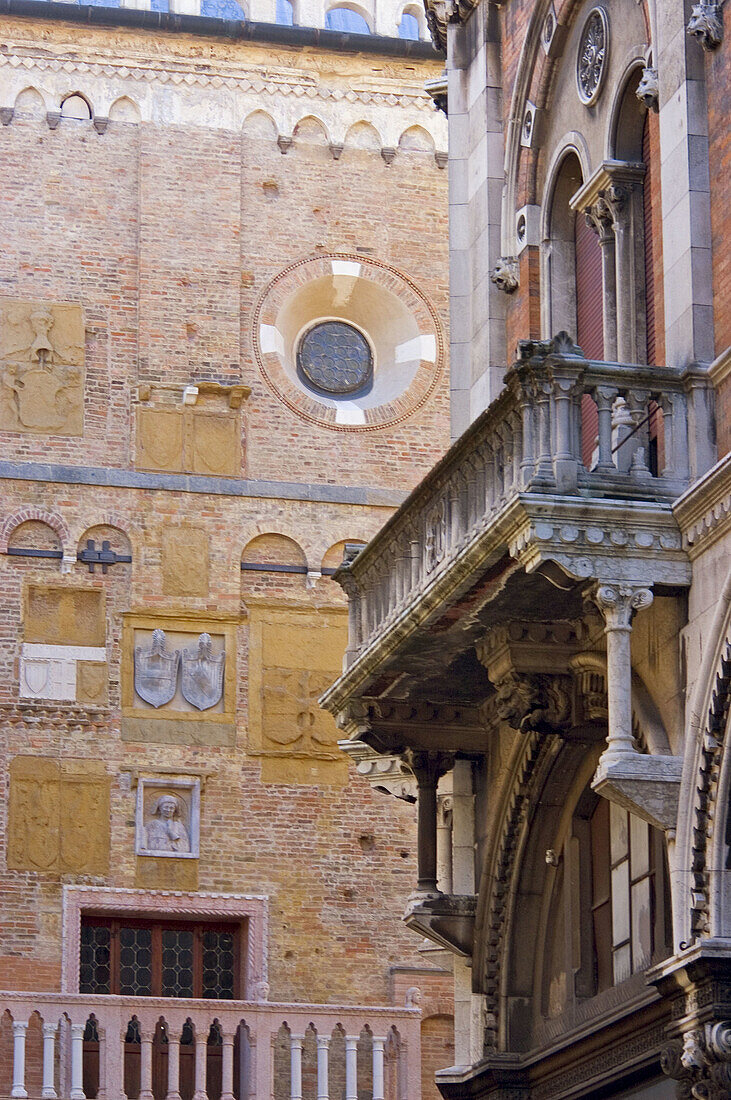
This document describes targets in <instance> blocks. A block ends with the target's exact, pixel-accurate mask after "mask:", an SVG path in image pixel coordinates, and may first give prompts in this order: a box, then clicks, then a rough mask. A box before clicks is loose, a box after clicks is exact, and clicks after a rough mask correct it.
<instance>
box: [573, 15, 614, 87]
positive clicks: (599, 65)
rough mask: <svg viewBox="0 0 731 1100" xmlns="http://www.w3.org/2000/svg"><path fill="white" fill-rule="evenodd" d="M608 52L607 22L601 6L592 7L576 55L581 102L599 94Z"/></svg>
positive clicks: (577, 80)
mask: <svg viewBox="0 0 731 1100" xmlns="http://www.w3.org/2000/svg"><path fill="white" fill-rule="evenodd" d="M608 52H609V22H608V20H607V15H606V12H605V11H604V9H603V8H594V9H593V11H591V12H590V13H589V17H588V19H587V20H586V23H585V24H584V29H583V31H582V32H581V39H580V40H579V52H578V54H577V57H576V82H577V85H578V90H579V98H580V100H581V102H582V103H586V104H589V103H593V102H594V100H595V99H596V97H597V96H598V95H599V92H600V90H601V86H602V80H603V79H604V73H605V72H606V65H607V54H608Z"/></svg>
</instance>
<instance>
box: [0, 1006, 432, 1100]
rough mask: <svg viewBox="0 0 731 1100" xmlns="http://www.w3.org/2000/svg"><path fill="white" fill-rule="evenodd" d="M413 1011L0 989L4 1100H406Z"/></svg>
mask: <svg viewBox="0 0 731 1100" xmlns="http://www.w3.org/2000/svg"><path fill="white" fill-rule="evenodd" d="M420 1015H421V1014H420V1010H419V1009H418V1008H402V1009H399V1008H382V1007H376V1008H374V1007H356V1006H348V1007H343V1006H339V1005H314V1004H313V1005H307V1004H273V1003H267V1002H249V1001H247V1002H244V1001H212V1000H189V999H184V998H168V997H165V998H160V997H122V996H94V995H91V994H65V993H21V992H8V993H4V992H0V1022H2V1023H3V1025H4V1030H5V1032H6V1034H5V1041H4V1042H3V1043H2V1046H1V1048H0V1049H2V1052H3V1054H2V1057H1V1058H0V1070H2V1072H3V1075H4V1076H5V1077H7V1078H8V1079H9V1078H10V1073H9V1070H10V1064H12V1087H11V1089H10V1093H9V1095H10V1096H11V1097H12V1098H15V1100H25V1098H26V1097H31V1098H35V1097H39V1098H41V1100H56V1098H68V1100H87V1098H89V1100H90V1098H91V1097H97V1098H98V1100H120V1098H121V1100H125V1098H126V1097H127V1098H132V1097H135V1096H137V1097H138V1098H139V1100H181V1097H182V1100H191V1098H192V1100H272V1098H275V1100H301V1098H302V1096H303V1081H304V1082H305V1085H304V1088H305V1092H304V1095H310V1094H311V1095H315V1091H314V1090H315V1089H316V1095H317V1097H318V1100H328V1098H329V1097H333V1098H334V1097H336V1096H337V1097H344V1098H345V1100H406V1097H408V1098H409V1100H418V1097H419V1096H420V1095H421V1085H420V1081H421V1063H420V1059H421V1052H420ZM10 1033H12V1041H11V1040H10V1038H9V1034H10ZM6 1052H7V1053H8V1061H7V1062H6V1059H5V1054H6ZM4 1094H5V1089H4V1088H2V1087H0V1095H4Z"/></svg>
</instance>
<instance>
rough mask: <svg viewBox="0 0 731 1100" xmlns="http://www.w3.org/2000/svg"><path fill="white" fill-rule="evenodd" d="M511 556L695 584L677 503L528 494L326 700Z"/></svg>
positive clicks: (584, 574) (349, 688) (420, 595)
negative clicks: (683, 545) (675, 510)
mask: <svg viewBox="0 0 731 1100" xmlns="http://www.w3.org/2000/svg"><path fill="white" fill-rule="evenodd" d="M506 551H507V553H508V554H509V555H510V556H511V557H512V558H513V559H514V560H515V562H516V567H519V566H521V565H522V566H523V567H524V568H525V569H526V570H527V571H528V572H533V571H534V570H535V569H536V568H537V567H538V566H539V565H541V564H543V563H546V562H556V563H558V564H559V565H560V566H561V567H562V568H563V569H564V570H565V571H566V572H567V573H568V574H569V576H571V577H574V578H575V579H577V580H581V579H586V580H589V579H598V580H602V579H606V580H613V581H615V582H622V581H626V582H632V583H644V584H646V585H648V586H650V587H651V586H652V585H654V584H667V585H673V586H675V585H680V586H687V585H688V584H690V564H689V562H688V560H687V557H686V555H685V553H684V552H683V550H682V548H681V542H680V534H679V532H678V529H677V525H676V523H675V520H674V518H673V515H672V511H671V507H670V505H669V504H661V503H658V502H650V501H623V500H587V499H582V498H581V497H564V496H559V495H555V494H543V493H520V494H518V495H516V496H515V497H514V498H513V499H512V500H511V501H510V502H509V503H507V504H506V505H505V506H504V507H503V508H502V509H501V510H500V511H499V512H498V513H497V514H496V515H495V516H494V517H492V518H491V519H490V522H489V523H487V524H486V525H485V526H484V527H483V528H482V529H481V530H480V529H478V530H477V531H476V532H475V534H474V535H473V537H472V538H471V539H470V541H469V542H468V543H467V544H466V545H465V546H464V547H463V548H462V549H461V550H460V551H459V552H458V553H457V554H456V555H455V556H454V557H453V558H452V559H451V560H450V562H449V563H448V566H447V567H446V568H443V569H439V570H437V571H435V572H434V573H433V574H432V577H431V579H430V581H429V583H427V584H426V585H425V586H424V587H423V588H422V589H421V591H418V592H415V593H414V598H413V601H411V602H410V603H409V604H408V605H407V606H406V607H405V608H404V610H403V611H402V612H401V614H399V615H398V616H397V617H396V618H395V619H394V620H393V621H392V622H391V624H390V625H389V626H388V627H386V628H385V629H384V630H382V631H380V632H379V633H377V634H376V635H375V637H374V638H373V640H371V641H370V643H369V644H368V645H367V646H366V647H365V648H364V650H363V651H362V652H361V653H360V655H359V656H358V657H357V658H356V660H355V661H354V662H353V663H352V664H351V665H350V667H349V668H348V669H347V671H346V672H345V673H344V674H343V675H342V676H341V677H340V679H339V680H338V681H337V682H336V683H335V684H334V685H333V687H332V688H330V689H329V690H328V691H327V692H326V693H325V694H324V695H323V697H322V699H321V703H322V705H323V706H324V707H325V708H326V709H327V710H330V711H332V712H333V713H337V712H338V711H340V710H341V709H342V707H343V706H344V704H345V703H346V701H347V700H348V699H352V698H354V697H358V695H360V694H361V692H362V691H363V689H364V688H365V686H366V684H367V683H368V681H369V679H370V678H371V677H372V676H373V675H374V674H375V673H376V672H377V671H379V670H381V671H382V668H383V664H384V662H387V661H388V660H389V658H391V657H392V656H393V655H395V653H396V651H397V650H399V649H400V648H401V647H402V646H403V645H404V643H405V642H406V640H407V639H409V638H412V637H414V636H415V635H416V634H418V633H419V631H420V630H421V629H422V628H423V627H424V626H425V624H426V623H427V622H428V620H429V619H430V618H431V617H433V616H434V615H435V614H443V612H444V609H445V607H448V606H449V605H450V603H451V602H453V601H454V600H455V599H456V598H458V596H459V594H460V593H461V592H463V591H464V590H465V588H466V587H468V586H469V585H470V584H474V583H475V582H476V581H477V579H478V578H479V577H480V576H482V574H483V573H484V572H485V570H486V569H487V568H489V567H490V565H491V564H493V563H494V562H496V561H497V560H498V559H499V558H500V557H502V556H504V555H505V553H506Z"/></svg>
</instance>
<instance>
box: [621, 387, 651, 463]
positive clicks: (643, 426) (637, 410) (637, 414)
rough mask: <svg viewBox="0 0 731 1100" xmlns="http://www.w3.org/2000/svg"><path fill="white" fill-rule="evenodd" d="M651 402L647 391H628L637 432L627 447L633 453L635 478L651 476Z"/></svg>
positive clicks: (630, 408)
mask: <svg viewBox="0 0 731 1100" xmlns="http://www.w3.org/2000/svg"><path fill="white" fill-rule="evenodd" d="M649 402H650V395H649V393H648V391H647V390H641V389H632V390H628V391H627V405H628V407H629V410H630V413H631V415H632V421H633V424H634V427H635V429H636V430H635V431H634V433H633V435H632V436H631V437H630V438H629V439H628V441H627V443H626V444H625V446H627V447H629V449H630V451H631V453H632V462H631V464H630V469H629V472H630V474H631V475H632V477H635V478H643V477H649V476H650V470H649V467H648V465H647V457H648V444H649V441H650V426H649V421H648V412H649Z"/></svg>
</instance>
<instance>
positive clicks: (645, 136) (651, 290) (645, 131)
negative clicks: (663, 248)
mask: <svg viewBox="0 0 731 1100" xmlns="http://www.w3.org/2000/svg"><path fill="white" fill-rule="evenodd" d="M649 120H650V112H649V111H648V112H647V114H646V115H645V124H644V126H643V128H642V159H643V161H644V162H645V179H644V184H643V188H642V198H643V203H644V222H645V225H644V229H645V302H646V307H645V308H646V313H647V320H646V324H647V362H648V363H652V364H654V363H655V360H656V357H657V341H656V339H655V262H654V256H653V244H654V227H653V224H652V158H651V156H650V121H649Z"/></svg>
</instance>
